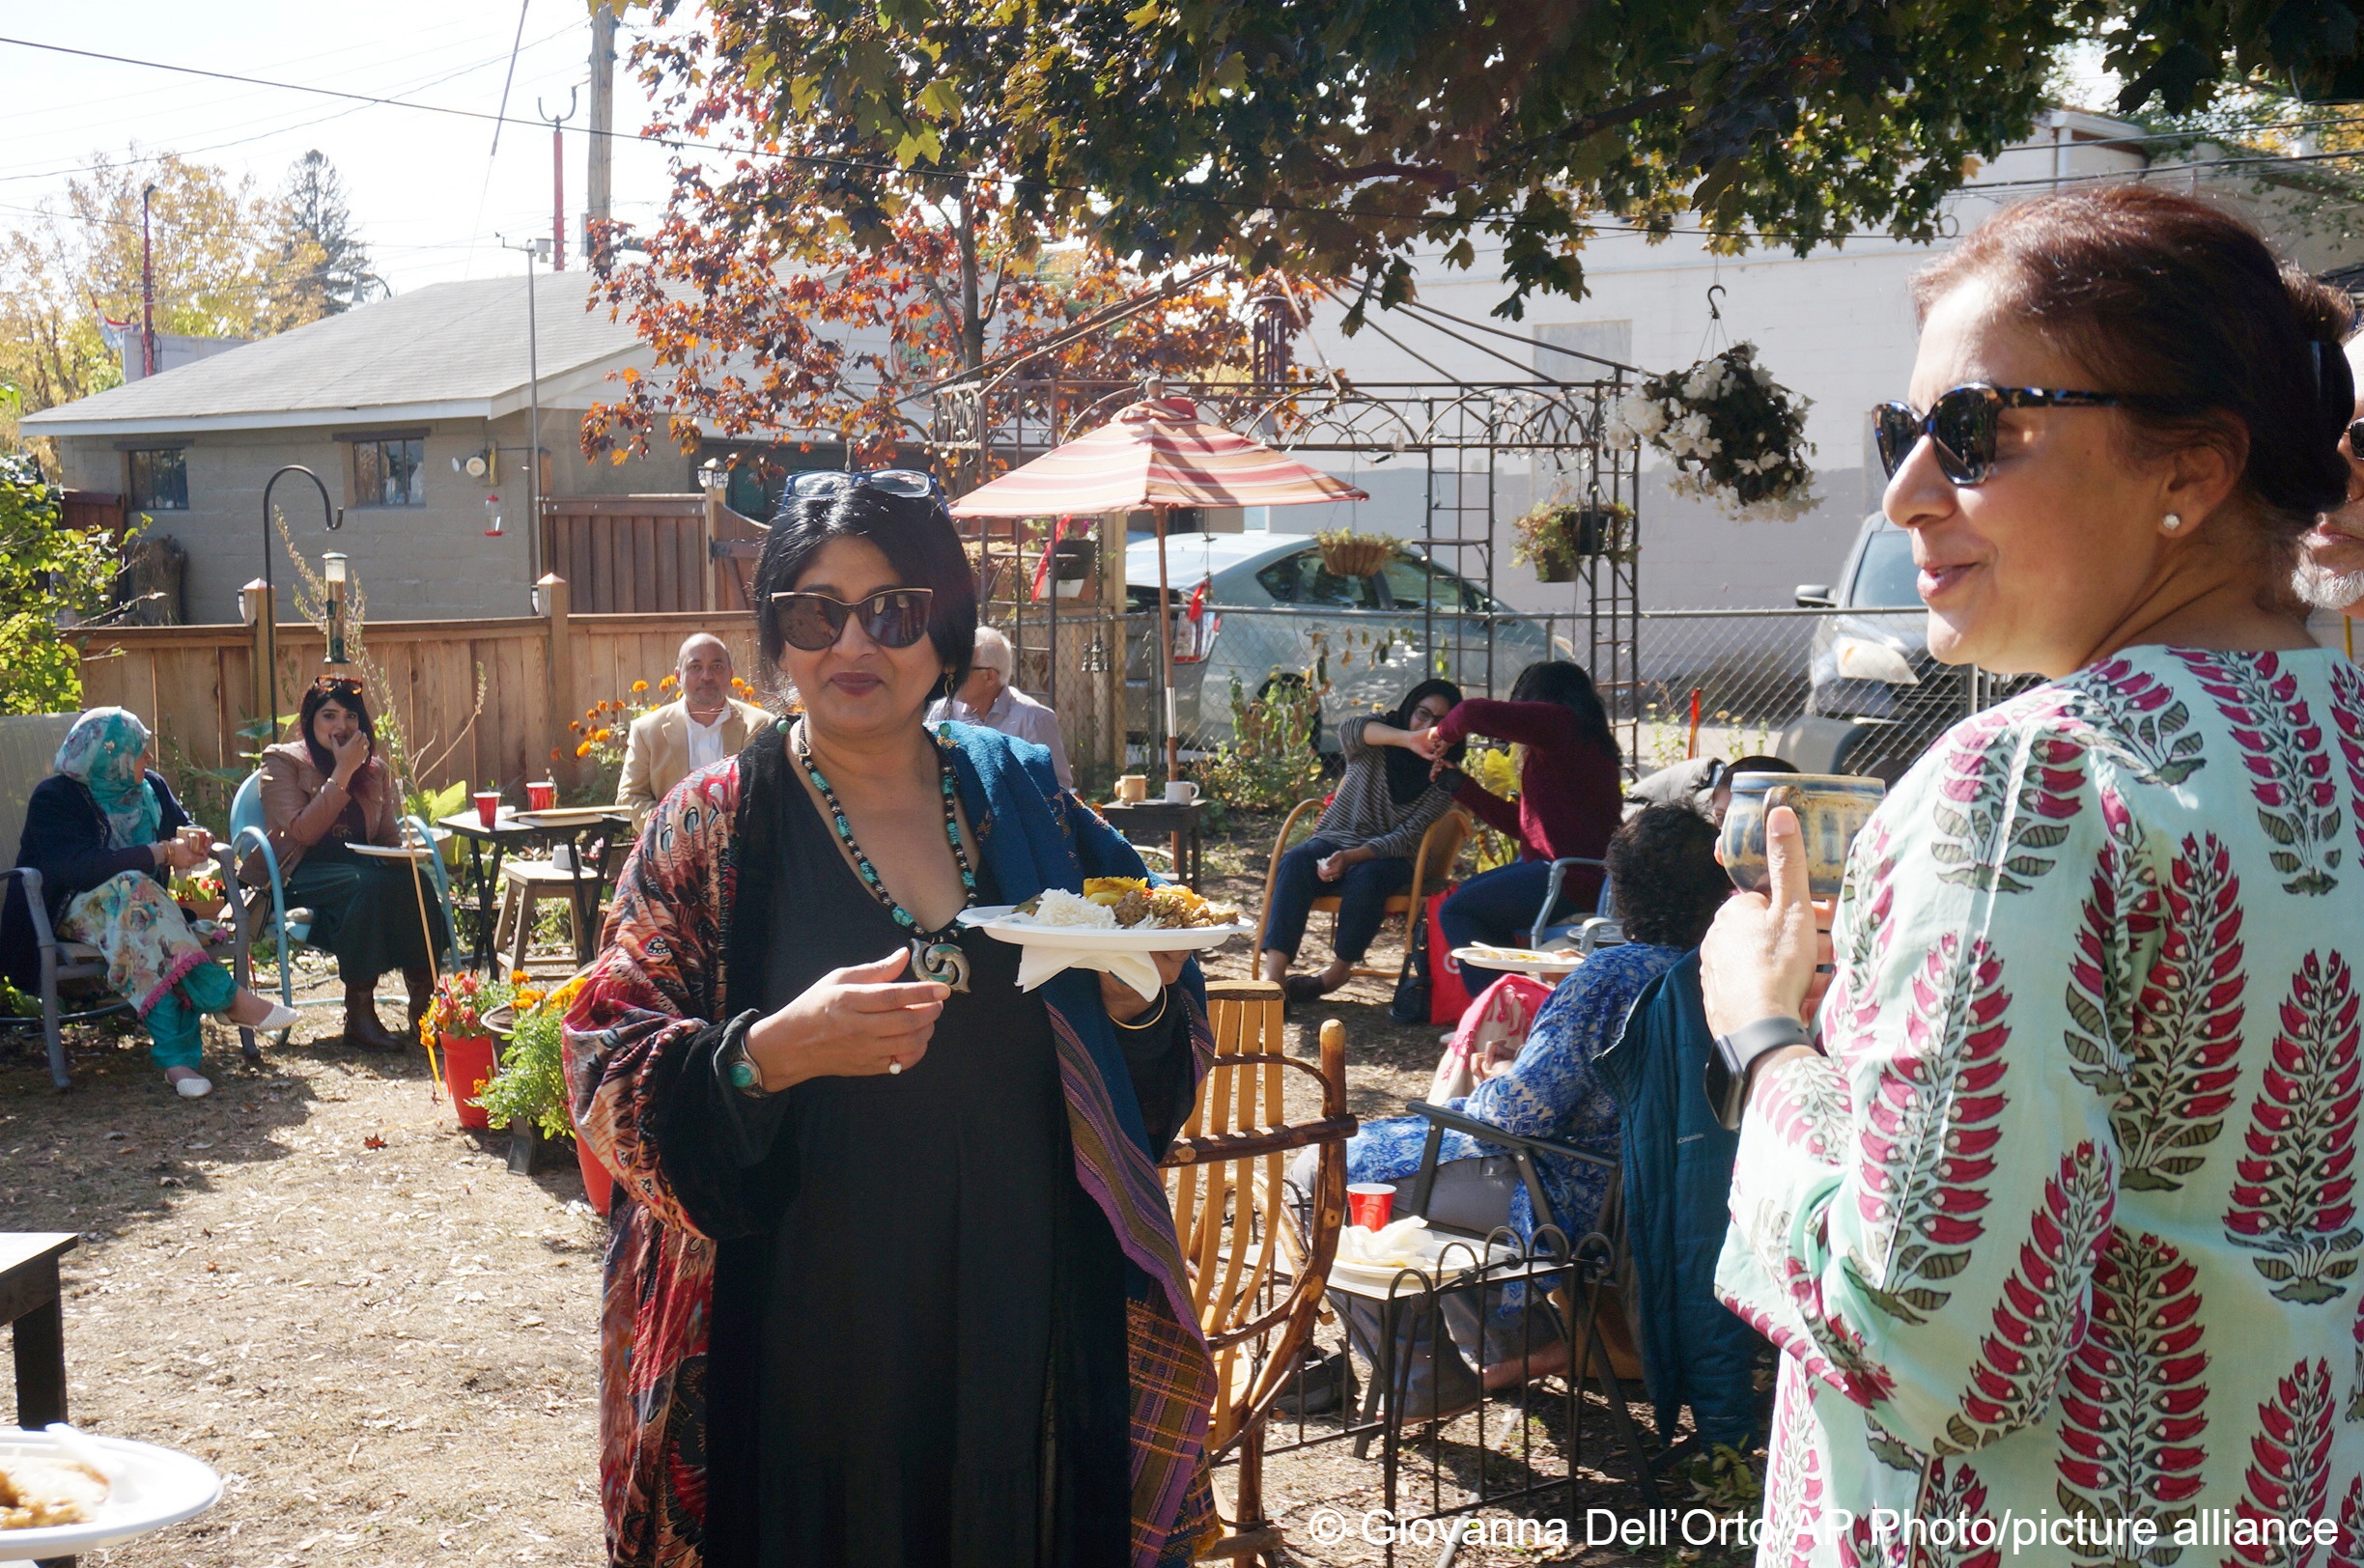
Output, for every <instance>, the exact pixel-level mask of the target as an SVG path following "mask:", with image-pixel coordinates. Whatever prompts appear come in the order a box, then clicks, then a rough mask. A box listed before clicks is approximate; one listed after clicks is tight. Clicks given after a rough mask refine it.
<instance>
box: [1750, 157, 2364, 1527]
mask: <svg viewBox="0 0 2364 1568" xmlns="http://www.w3.org/2000/svg"><path fill="white" fill-rule="evenodd" d="M1917 294H1918V304H1919V307H1920V310H1921V312H1922V317H1923V334H1922V341H1921V349H1920V355H1919V359H1918V361H1917V362H1916V364H1915V367H1914V372H1913V379H1912V386H1911V393H1912V397H1913V400H1914V402H1913V405H1912V408H1911V411H1910V412H1909V414H1905V413H1903V412H1902V411H1883V412H1882V413H1881V414H1880V415H1879V416H1877V417H1879V418H1880V420H1881V425H1882V430H1881V435H1882V446H1883V456H1884V457H1885V458H1886V460H1887V461H1888V463H1889V466H1890V469H1891V474H1892V477H1891V479H1890V482H1889V486H1888V491H1887V498H1886V509H1887V512H1888V515H1889V516H1890V517H1891V518H1894V519H1895V520H1896V521H1897V522H1898V523H1899V524H1900V525H1902V526H1903V527H1905V528H1907V529H1909V530H1910V531H1911V532H1912V534H1913V541H1914V554H1915V557H1916V559H1917V561H1918V562H1919V564H1920V566H1921V579H1920V582H1921V592H1922V596H1923V598H1924V599H1925V600H1926V601H1927V602H1928V605H1929V610H1930V617H1929V634H1930V646H1931V648H1932V650H1933V651H1935V652H1936V653H1937V655H1938V656H1939V657H1940V658H1945V659H1947V660H1949V661H1953V662H1972V661H1975V662H1977V663H1978V664H1980V665H1982V666H1984V667H1985V668H1988V669H1994V670H2003V671H2034V672H2039V673H2041V674H2043V675H2045V676H2048V677H2051V678H2052V681H2051V684H2050V685H2047V686H2041V687H2039V688H2037V689H2036V690H2034V691H2031V692H2028V693H2027V694H2025V695H2024V696H2021V697H2019V698H2017V699H2015V700H2013V701H2012V702H2010V703H2008V704H2005V705H2004V706H2002V707H2000V708H1997V709H1994V710H1990V711H1989V712H1986V713H1984V714H1979V715H1978V716H1976V717H1975V718H1972V719H1970V720H1967V721H1965V722H1964V723H1962V724H1960V725H1958V726H1956V729H1955V730H1954V732H1953V733H1952V734H1950V735H1949V736H1947V737H1946V738H1945V740H1944V741H1942V742H1940V743H1939V744H1938V745H1937V746H1936V747H1935V748H1934V749H1933V750H1932V751H1931V753H1930V754H1929V755H1928V757H1926V758H1924V759H1923V761H1922V762H1921V763H1920V765H1919V766H1918V767H1916V768H1915V769H1914V770H1913V771H1912V772H1911V773H1910V774H1909V775H1907V776H1906V778H1905V779H1904V780H1903V781H1902V782H1901V783H1900V785H1899V787H1898V788H1897V789H1896V791H1895V792H1894V793H1893V794H1892V795H1891V796H1890V797H1889V798H1888V800H1887V801H1886V803H1885V804H1884V805H1883V806H1882V808H1881V809H1880V811H1879V812H1878V814H1877V815H1876V816H1875V817H1874V818H1873V820H1872V822H1871V826H1869V827H1867V828H1866V829H1865V831H1864V833H1863V834H1862V835H1861V837H1860V838H1859V839H1858V840H1857V842H1856V844H1855V846H1854V849H1853V852H1852V854H1851V857H1850V860H1849V864H1848V868H1847V877H1846V882H1845V887H1844V890H1843V893H1842V894H1841V897H1840V901H1839V905H1838V909H1837V911H1836V919H1835V923H1834V926H1833V930H1832V933H1831V937H1830V938H1829V945H1830V950H1831V956H1832V961H1833V968H1834V969H1835V973H1834V974H1833V976H1832V978H1831V980H1830V983H1829V991H1828V994H1827V995H1825V996H1824V997H1823V998H1822V999H1821V1002H1820V1006H1819V1012H1818V1022H1819V1033H1820V1041H1819V1053H1817V1052H1816V1050H1812V1049H1809V1048H1806V1047H1799V1046H1792V1047H1788V1048H1787V1049H1783V1050H1775V1051H1771V1052H1768V1053H1766V1054H1764V1055H1761V1056H1759V1058H1758V1059H1757V1060H1756V1062H1755V1063H1753V1064H1752V1067H1753V1072H1752V1079H1751V1084H1750V1090H1749V1102H1748V1108H1747V1120H1746V1123H1745V1125H1744V1130H1743V1133H1742V1143H1741V1149H1740V1155H1739V1161H1738V1166H1737V1170H1736V1173H1735V1176H1734V1180H1733V1185H1732V1193H1731V1232H1730V1234H1729V1236H1728V1237H1727V1239H1726V1244H1725V1248H1724V1255H1723V1260H1722V1264H1721V1267H1720V1270H1719V1276H1718V1292H1719V1294H1720V1295H1721V1296H1722V1297H1723V1298H1724V1299H1725V1301H1726V1302H1728V1303H1729V1304H1730V1305H1731V1307H1732V1308H1733V1310H1735V1311H1737V1312H1739V1313H1740V1314H1741V1315H1742V1316H1743V1317H1745V1318H1746V1319H1748V1321H1750V1322H1751V1323H1753V1324H1755V1325H1756V1326H1757V1327H1758V1328H1759V1330H1762V1331H1763V1332H1764V1333H1766V1334H1767V1335H1768V1336H1770V1337H1771V1338H1772V1339H1773V1340H1774V1342H1775V1343H1776V1344H1778V1345H1779V1346H1780V1347H1781V1349H1782V1351H1783V1353H1784V1354H1783V1357H1782V1363H1781V1379H1780V1391H1779V1398H1778V1404H1777V1409H1776V1413H1775V1421H1774V1432H1773V1438H1772V1442H1771V1445H1770V1475H1769V1477H1768V1486H1767V1495H1766V1511H1765V1519H1764V1525H1765V1530H1764V1534H1763V1536H1762V1539H1761V1543H1760V1546H1759V1562H1766V1563H1785V1564H1786V1563H1792V1562H1796V1563H1815V1564H1862V1563H1906V1562H1912V1563H1966V1564H1967V1563H1976V1564H2001V1563H2003V1562H2005V1561H2009V1560H2012V1559H2013V1558H2016V1560H2019V1561H2033V1562H2045V1563H2070V1562H2074V1563H2079V1564H2102V1563H2118V1562H2127V1563H2131V1562H2137V1561H2147V1562H2151V1563H2157V1564H2169V1563H2175V1564H2191V1565H2198V1564H2207V1565H2209V1568H2215V1565H2216V1564H2218V1563H2225V1564H2253V1563H2254V1564H2264V1563H2285V1564H2292V1565H2297V1564H2306V1563H2328V1562H2350V1561H2353V1560H2356V1558H2357V1555H2358V1554H2359V1553H2364V1353H2360V1352H2359V1350H2358V1348H2357V1347H2358V1345H2359V1344H2364V1334H2360V1333H2359V1326H2364V1317H2360V1316H2359V1313H2358V1308H2359V1306H2360V1305H2364V1277H2360V1276H2359V1275H2358V1274H2357V1264H2358V1261H2359V1259H2360V1258H2364V1226H2359V1224H2358V1223H2357V1221H2356V1208H2355V1202H2354V1190H2355V1183H2356V1178H2357V1175H2358V1171H2357V1168H2356V1148H2355V1143H2356V1124H2357V1114H2358V1106H2359V1098H2360V1096H2359V1070H2360V1069H2364V1057H2360V1055H2359V1035H2358V1007H2359V979H2358V976H2357V974H2356V971H2355V966H2356V965H2357V964H2358V963H2364V946H2360V944H2359V939H2358V936H2357V934H2358V933H2364V678H2360V677H2359V675H2358V672H2357V671H2356V669H2355V668H2354V667H2353V666H2352V665H2350V664H2348V663H2347V662H2346V661H2344V660H2343V659H2341V658H2338V657H2337V656H2335V655H2334V654H2332V653H2331V652H2329V651H2328V650H2323V649H2319V648H2316V647H2314V646H2313V645H2312V644H2311V643H2310V641H2309V640H2308V638H2307V636H2306V634H2305V630H2304V626H2303V621H2302V619H2301V616H2300V612H2299V611H2298V609H2297V607H2296V605H2295V602H2294V601H2293V600H2292V599H2291V597H2290V595H2289V593H2288V591H2287V584H2288V582H2289V579H2290V574H2291V562H2292V558H2293V549H2294V546H2295V544H2296V541H2297V540H2298V537H2299V535H2300V533H2301V532H2302V531H2303V530H2304V528H2305V527H2306V525H2307V523H2308V521H2309V520H2310V518H2311V517H2312V515H2313V514H2314V513H2316V512H2317V511H2319V510H2322V509H2324V508H2326V507H2330V506H2335V505H2337V504H2338V503H2339V501H2340V499H2341V497H2342V495H2343V494H2344V491H2345V487H2346V480H2347V476H2346V472H2345V465H2344V463H2343V462H2342V461H2341V459H2340V455H2339V453H2338V452H2337V451H2336V450H2335V446H2334V443H2335V442H2336V441H2337V439H2338V437H2339V434H2340V432H2341V429H2342V427H2343V426H2344V425H2345V424H2346V422H2347V419H2348V415H2349V408H2350V396H2351V392H2350V377H2349V373H2348V369H2347V364H2346V361H2345V359H2344V358H2343V356H2342V355H2341V353H2340V351H2339V347H2338V343H2339V338H2340V336H2341V335H2342V333H2343V332H2344V330H2345V329H2346V327H2347V325H2348V316H2349V312H2348V310H2347V307H2346V304H2345V301H2344V300H2341V299H2339V298H2337V297H2336V296H2333V295H2330V294H2328V293H2327V292H2326V291H2324V290H2322V289H2321V288H2320V287H2318V286H2317V285H2315V284H2314V283H2312V282H2311V281H2310V280H2308V279H2306V278H2305V277H2304V276H2303V275H2301V274H2297V273H2294V272H2286V271H2283V270H2282V269H2280V268H2278V266H2277V265H2276V264H2275V262H2274V261H2273V259H2272V257H2271V256H2270V255H2269V254H2268V252H2267V251H2266V250H2265V246H2264V245H2263V243H2262V242H2260V241H2259V240H2258V239H2257V238H2255V237H2254V236H2253V235H2252V234H2251V233H2250V232H2249V231H2248V230H2246V229H2244V228H2242V227H2241V226H2240V225H2239V224H2238V222H2237V220H2235V219H2233V218H2230V217H2227V216H2225V215H2223V214H2221V213H2218V212H2216V211H2214V210H2210V209H2208V208H2206V207H2202V206H2200V205H2199V204H2196V203H2193V202H2189V201H2186V200H2184V199H2181V198H2179V197H2173V196H2169V195H2166V194H2164V193H2160V192H2157V191H2153V190H2150V189H2148V188H2144V187H2128V188H2122V189H2119V190H2114V191H2110V192H2107V193H2103V194H2100V195H2095V196H2076V197H2053V198H2049V199H2046V200H2043V201H2039V202H2035V203H2031V204H2028V205H2026V206H2024V207H2020V208H2016V209H2012V210H2009V211H2007V212H2005V213H2003V214H2001V215H1999V216H1998V217H1996V218H1994V219H1993V220H1991V221H1990V222H1989V223H1988V224H1987V225H1986V227H1984V229H1982V230H1980V231H1979V232H1978V233H1976V234H1974V235H1973V236H1972V237H1971V238H1969V240H1967V241H1966V242H1965V243H1964V244H1963V245H1962V246H1961V247H1960V249H1958V250H1957V251H1956V252H1955V253H1954V255H1953V256H1951V257H1949V258H1948V259H1947V260H1946V261H1945V262H1944V263H1943V264H1941V265H1940V266H1938V267H1937V268H1936V269H1935V270H1934V271H1932V272H1931V273H1929V274H1928V275H1927V276H1925V277H1924V278H1923V279H1922V280H1921V281H1920V284H1919V287H1918V291H1917ZM1982 385H1983V387H1984V390H1981V389H1980V388H1981V386H1982ZM1965 387H1968V388H1970V390H1968V391H1956V390H1954V389H1958V388H1965ZM2028 388H2044V389H2048V390H2047V392H2045V393H2044V394H2040V395H2038V396H2033V397H2031V396H2026V395H2024V394H2021V393H2014V392H2012V391H2010V390H2008V389H2028ZM2063 391H2083V392H2093V393H2101V394H2107V395H2109V401H2107V402H2101V401H2100V400H2097V399H2090V398H2087V399H2063V398H2061V397H2060V396H2059V394H2060V393H2061V392H2063ZM2097 403H2098V404H2099V406H2095V405H2096V404H2097ZM1932 405H1934V406H1935V409H1934V412H1933V413H1932V414H1930V415H1928V416H1926V420H1927V422H1926V423H1925V422H1924V419H1925V416H1924V415H1923V414H1922V412H1921V411H1922V410H1925V409H1929V408H1931V406H1932ZM1774 816H1775V819H1776V821H1775V824H1774V826H1775V829H1776V832H1775V837H1774V847H1775V859H1776V869H1777V873H1778V876H1779V882H1778V883H1777V889H1776V892H1775V894H1774V896H1773V898H1772V900H1771V901H1770V902H1768V901H1767V900H1766V899H1764V898H1761V897H1757V896H1754V895H1743V896H1741V897H1737V898H1734V899H1733V900H1732V901H1731V903H1730V904H1728V905H1727V907H1726V909H1725V911H1724V912H1723V914H1722V915H1721V916H1720V917H1719V919H1718V922H1717V925H1716V928H1715V930H1714V931H1713V932H1712V933H1711V934H1710V936H1709V938H1708V940H1707V942H1706V944H1705V950H1704V961H1705V965H1706V1000H1707V1007H1708V1015H1709V1019H1710V1021H1711V1022H1712V1023H1713V1025H1714V1027H1715V1028H1716V1030H1717V1031H1718V1032H1719V1033H1729V1032H1731V1031H1732V1030H1735V1029H1739V1028H1741V1027H1743V1026H1745V1025H1748V1024H1750V1023H1752V1022H1756V1021H1758V1020H1762V1019H1769V1018H1776V1017H1780V1016H1784V1015H1786V1016H1787V1017H1790V1018H1799V1017H1802V1016H1803V1010H1804V1009H1805V1008H1806V1007H1807V1006H1808V1005H1809V1004H1810V1001H1811V996H1810V993H1811V990H1812V988H1813V985H1814V977H1815V957H1816V954H1815V948H1816V944H1817V939H1816V937H1815V912H1814V910H1813V909H1812V907H1811V906H1810V905H1809V904H1808V903H1807V897H1806V887H1805V882H1806V878H1805V871H1804V864H1803V857H1802V853H1801V850H1800V845H1799V840H1798V839H1797V838H1796V836H1795V834H1796V827H1795V824H1794V821H1793V820H1792V819H1791V818H1790V816H1789V814H1788V813H1787V811H1780V812H1776V813H1775V814H1774Z"/></svg>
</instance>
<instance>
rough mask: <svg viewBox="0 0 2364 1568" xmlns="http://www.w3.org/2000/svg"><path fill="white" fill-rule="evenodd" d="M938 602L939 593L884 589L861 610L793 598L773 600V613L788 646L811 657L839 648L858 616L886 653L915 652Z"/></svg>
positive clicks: (823, 597)
mask: <svg viewBox="0 0 2364 1568" xmlns="http://www.w3.org/2000/svg"><path fill="white" fill-rule="evenodd" d="M935 599H936V590H935V589H933V588H882V589H880V590H879V591H878V592H877V593H875V594H872V595H871V596H870V597H869V598H868V599H865V600H863V601H862V602H860V603H858V604H849V603H847V602H845V601H844V600H842V599H832V598H830V596H829V595H827V594H806V593H787V594H774V595H773V596H772V609H773V613H774V614H775V615H777V616H778V617H779V629H780V635H781V636H782V637H785V638H786V639H787V640H788V646H789V647H791V648H801V649H802V650H803V651H804V652H805V653H808V654H818V653H821V652H823V651H825V650H827V649H830V648H834V647H836V646H837V639H838V637H839V636H840V635H842V634H843V633H844V631H845V625H846V622H847V621H849V620H851V619H853V618H855V617H857V616H858V617H860V619H861V629H862V631H863V633H864V634H865V635H867V636H868V637H869V639H870V640H871V641H872V642H875V643H877V644H878V645H879V646H880V647H882V648H909V647H910V646H911V645H912V644H913V643H915V642H917V641H918V640H919V639H920V638H921V637H924V636H926V635H927V629H928V608H929V606H930V605H931V604H933V603H934V602H935Z"/></svg>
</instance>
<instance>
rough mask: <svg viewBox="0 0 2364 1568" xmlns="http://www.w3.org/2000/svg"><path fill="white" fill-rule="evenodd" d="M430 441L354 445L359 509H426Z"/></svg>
mask: <svg viewBox="0 0 2364 1568" xmlns="http://www.w3.org/2000/svg"><path fill="white" fill-rule="evenodd" d="M426 476H427V442H426V439H425V438H424V437H422V436H408V437H403V436H391V437H383V438H379V439H367V438H365V439H362V440H358V441H355V442H353V501H354V503H355V504H356V505H359V506H425V505H426V504H427V477H426Z"/></svg>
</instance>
